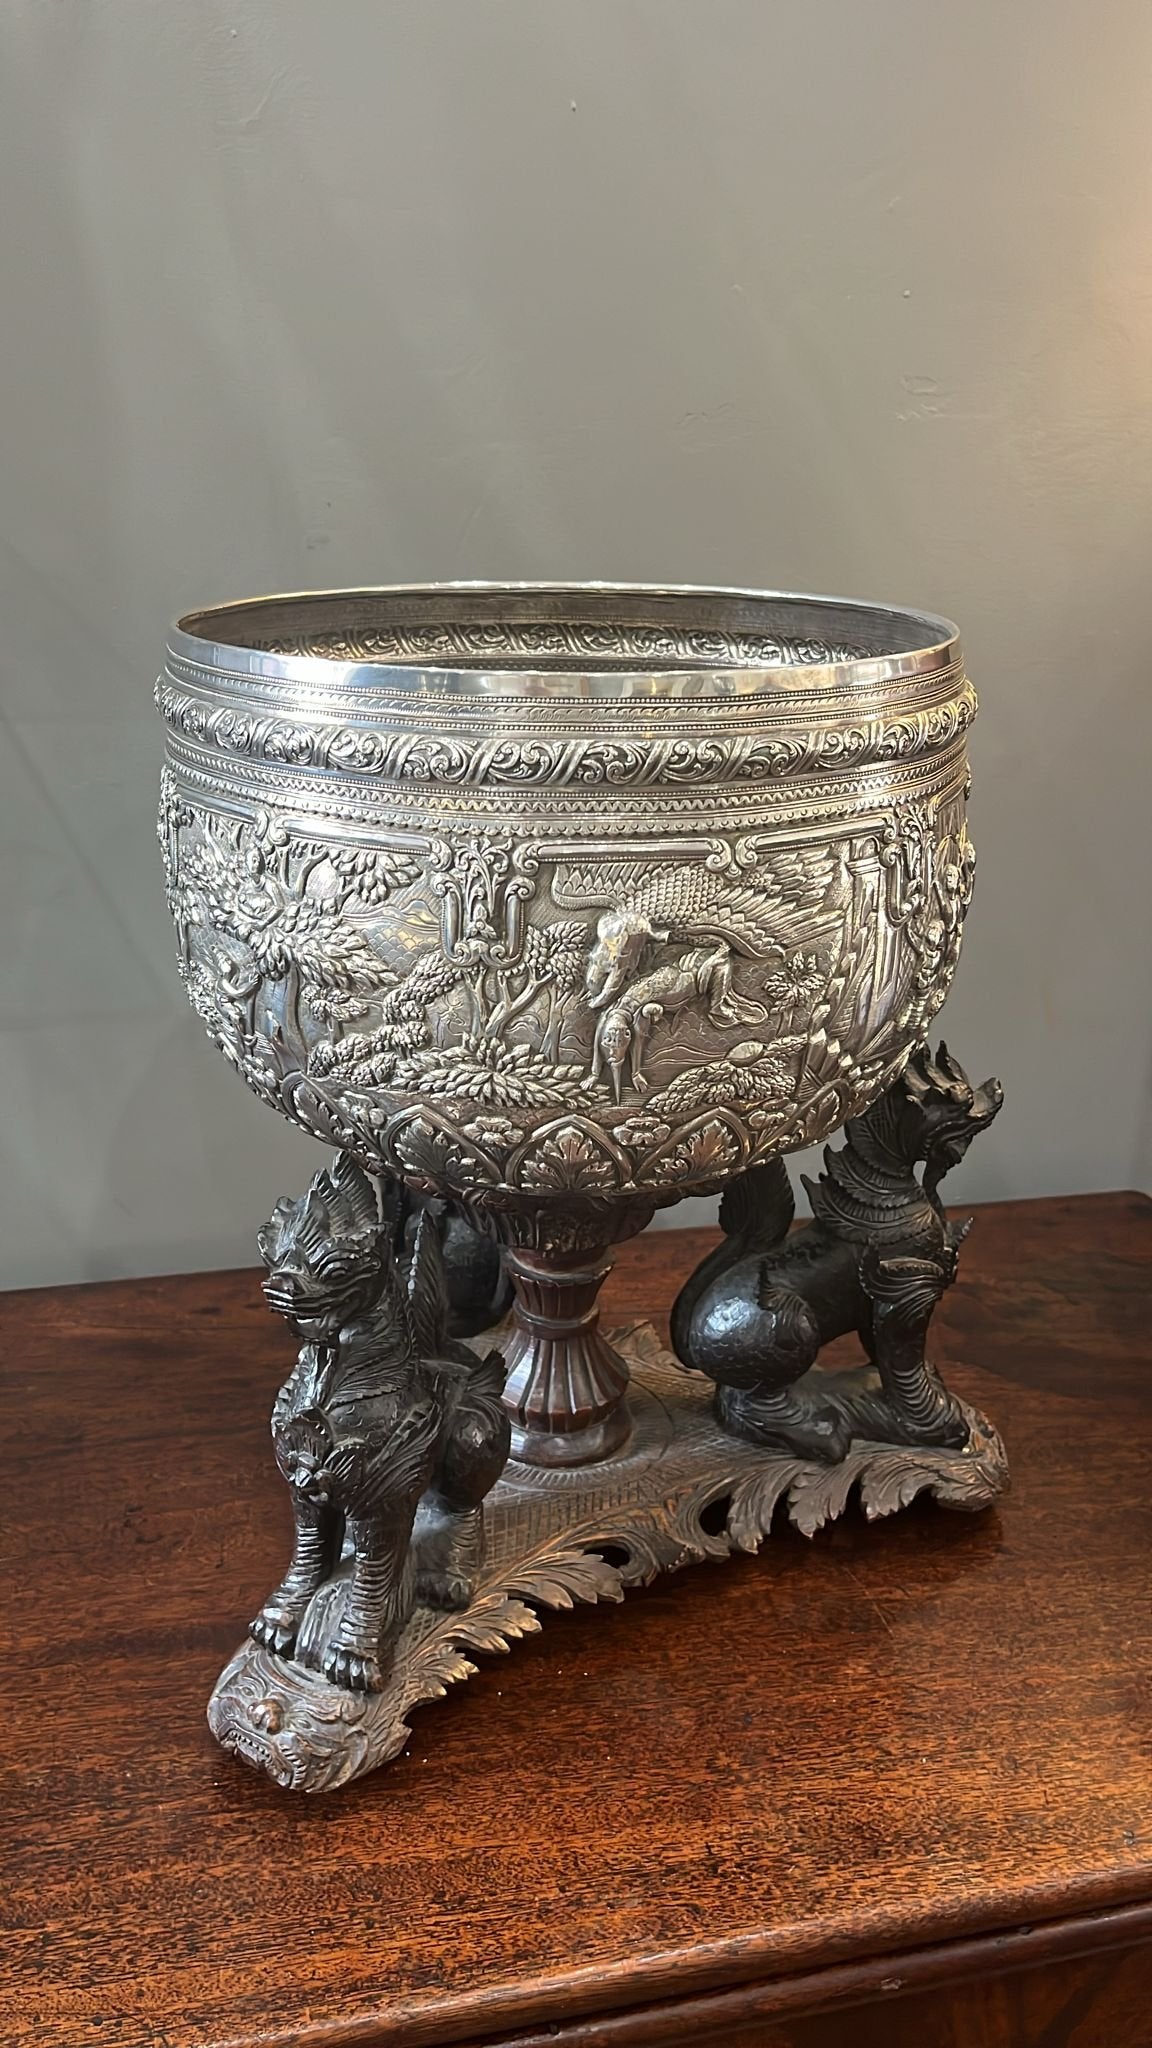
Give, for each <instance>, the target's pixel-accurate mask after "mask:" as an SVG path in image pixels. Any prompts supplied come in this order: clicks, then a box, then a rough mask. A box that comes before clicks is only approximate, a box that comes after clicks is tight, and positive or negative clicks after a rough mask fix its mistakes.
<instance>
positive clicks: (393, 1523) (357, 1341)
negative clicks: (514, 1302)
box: [250, 1154, 510, 1692]
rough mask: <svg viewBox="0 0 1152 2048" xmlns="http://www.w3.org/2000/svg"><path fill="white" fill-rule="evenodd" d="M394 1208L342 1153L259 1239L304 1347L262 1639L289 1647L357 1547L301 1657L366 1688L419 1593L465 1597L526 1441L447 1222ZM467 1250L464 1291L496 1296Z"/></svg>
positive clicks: (284, 1419)
mask: <svg viewBox="0 0 1152 2048" xmlns="http://www.w3.org/2000/svg"><path fill="white" fill-rule="evenodd" d="M390 1210H391V1213H388V1214H382V1213H381V1209H380V1205H379V1203H378V1200H377V1195H376V1190H375V1187H374V1185H373V1183H372V1181H371V1180H370V1179H369V1177H368V1175H367V1174H366V1173H364V1172H363V1171H362V1170H361V1168H360V1167H358V1166H357V1165H356V1164H355V1163H354V1161H352V1160H351V1159H350V1158H348V1157H347V1156H346V1155H344V1154H342V1155H341V1156H340V1157H339V1158H338V1160H337V1162H336V1164H335V1165H334V1166H333V1167H331V1168H330V1169H328V1170H325V1171H324V1172H322V1173H318V1174H317V1175H316V1177H315V1179H314V1180H313V1181H312V1183H311V1186H310V1187H309V1189H308V1191H307V1193H306V1194H305V1195H304V1196H303V1197H302V1198H301V1199H300V1200H299V1201H295V1202H293V1201H288V1200H282V1201H280V1202H279V1203H277V1206H276V1209H275V1211H274V1213H273V1215H272V1217H271V1220H270V1221H269V1222H268V1223H267V1224H266V1225H265V1227H264V1229H263V1230H262V1231H261V1232H260V1239H259V1243H260V1252H261V1256H262V1257H263V1260H264V1264H265V1266H266V1267H267V1278H266V1280H265V1282H264V1293H265V1296H266V1298H267V1300H268V1301H269V1303H270V1304H271V1306H272V1307H273V1308H274V1309H277V1310H278V1311H279V1313H280V1314H281V1315H283V1316H285V1317H286V1318H287V1319H288V1321H289V1322H290V1323H291V1325H292V1327H293V1329H294V1330H295V1331H296V1334H297V1336H298V1337H299V1338H300V1339H301V1348H300V1353H299V1357H298V1359H297V1362H296V1367H295V1370H294V1371H293V1373H292V1374H291V1376H290V1378H289V1379H288V1380H287V1382H286V1383H285V1385H284V1386H283V1387H282V1388H281V1390H280V1393H279V1396H278V1397H277V1401H276V1405H275V1408H274V1410H273V1415H272V1437H273V1443H274V1445H275V1450H276V1462H277V1464H278V1465H279V1468H280V1471H281V1472H282V1474H283V1476H284V1478H285V1479H286V1480H287V1482H288V1485H289V1487H290V1488H291V1493H292V1506H293V1513H294V1517H295V1543H294V1547H293V1554H292V1561H291V1564H290V1565H289V1568H288V1571H287V1573H286V1574H285V1576H284V1578H283V1579H282V1581H281V1583H280V1584H279V1586H277V1588H276V1590H275V1592H274V1593H272V1594H271V1595H270V1596H269V1598H268V1599H267V1600H266V1601H265V1603H264V1606H263V1607H262V1608H261V1610H260V1613H259V1614H258V1615H257V1616H256V1619H255V1620H254V1621H253V1623H252V1625H251V1629H250V1633H251V1635H252V1636H253V1637H254V1638H255V1640H256V1641H257V1642H259V1643H263V1644H265V1645H266V1646H267V1647H268V1648H269V1649H271V1650H274V1651H275V1652H277V1654H279V1655H280V1656H289V1655H291V1654H292V1652H293V1650H294V1649H296V1647H297V1638H298V1637H299V1636H300V1634H301V1630H302V1626H303V1623H304V1619H305V1615H306V1613H307V1611H308V1608H309V1604H310V1602H311V1601H312V1599H313V1598H314V1596H315V1595H316V1594H317V1593H318V1592H319V1591H320V1589H321V1587H322V1586H325V1585H326V1583H327V1582H328V1581H329V1580H330V1579H331V1578H333V1576H334V1575H335V1574H336V1571H337V1566H338V1564H340V1561H341V1553H342V1550H343V1551H344V1565H343V1566H342V1572H343V1598H342V1600H337V1601H336V1602H334V1603H333V1607H332V1615H333V1620H332V1625H331V1627H330V1629H328V1631H327V1633H326V1634H325V1635H324V1636H323V1637H322V1640H321V1641H320V1642H319V1643H318V1645H317V1646H316V1647H315V1648H310V1649H309V1650H307V1651H305V1649H304V1647H303V1645H301V1647H300V1650H299V1661H300V1662H301V1663H312V1664H314V1665H316V1666H317V1667H318V1668H319V1669H320V1670H322V1672H323V1675H324V1676H325V1678H327V1679H329V1680H331V1682H332V1683H333V1684H335V1685H340V1686H344V1687H346V1688H347V1689H348V1690H350V1691H356V1692H374V1691H379V1690H380V1689H381V1687H382V1686H383V1684H384V1682H385V1677H386V1674H387V1669H388V1661H389V1653H390V1650H391V1648H392V1647H393V1645H394V1644H395V1642H396V1640H397V1638H398V1636H399V1635H400V1633H401V1631H402V1630H403V1628H404V1625H405V1623H406V1621H407V1620H408V1618H409V1616H410V1614H411V1611H412V1608H413V1605H414V1603H415V1601H416V1600H417V1599H419V1600H421V1601H423V1602H425V1603H427V1604H429V1605H436V1606H441V1607H449V1608H460V1607H466V1606H467V1604H468V1601H469V1599H470V1598H471V1595H472V1590H473V1583H474V1578H475V1573H476V1571H477V1569H478V1567H479V1564H480V1561H481V1555H482V1545H483V1509H482V1502H483V1500H484V1496H485V1494H486V1493H488V1491H489V1489H490V1488H491V1487H492V1486H494V1485H495V1483H496V1480H497V1479H498V1478H499V1476H500V1473H501V1471H502V1470H503V1468H504V1464H505V1462H506V1460H507V1457H508V1450H509V1442H510V1425H509V1420H508V1417H507V1414H506V1413H505V1411H504V1408H503V1406H502V1402H501V1395H502V1393H503V1388H504V1362H503V1359H502V1358H501V1356H500V1354H499V1352H497V1351H490V1352H489V1353H488V1355H487V1357H486V1358H484V1359H480V1358H478V1357H477V1356H476V1354H475V1353H474V1352H473V1351H472V1350H470V1349H469V1348H468V1346H467V1345H465V1344H462V1343H460V1342H459V1341H457V1339H456V1338H455V1337H454V1336H452V1335H450V1334H449V1328H450V1321H451V1320H452V1310H451V1306H450V1302H449V1293H448V1288H447V1286H446V1281H445V1269H444V1259H443V1254H442V1248H441V1239H442V1233H443V1231H444V1226H445V1219H444V1217H443V1216H442V1215H441V1214H440V1213H439V1212H438V1211H437V1210H436V1209H435V1208H424V1209H422V1210H420V1211H419V1212H418V1213H417V1214H415V1215H414V1216H413V1215H412V1214H410V1213H409V1210H408V1207H407V1205H406V1203H405V1202H404V1200H403V1198H402V1196H400V1194H399V1193H398V1192H395V1193H393V1194H392V1195H391V1196H390ZM455 1250H456V1260H455V1262H454V1270H455V1273H456V1277H457V1280H458V1282H460V1281H461V1280H463V1281H464V1288H465V1292H467V1291H468V1288H469V1287H470V1288H471V1290H472V1292H473V1293H476V1291H477V1285H478V1284H479V1287H480V1290H481V1291H483V1290H484V1289H487V1290H488V1293H489V1294H491V1289H492V1275H491V1273H490V1272H488V1271H487V1268H486V1266H485V1260H484V1258H483V1257H482V1256H479V1257H478V1256H475V1255H474V1253H475V1248H471V1249H470V1248H469V1247H464V1250H463V1253H462V1252H461V1248H460V1246H459V1245H457V1246H456V1247H455ZM465 1254H467V1256H465ZM482 1269H483V1270H482ZM494 1308H495V1301H494V1300H493V1301H492V1302H491V1303H490V1304H489V1305H488V1306H487V1312H488V1313H491V1312H492V1310H493V1309H494ZM454 1320H455V1324H456V1327H457V1328H459V1327H461V1326H462V1325H463V1326H468V1325H469V1323H471V1325H472V1326H473V1327H477V1326H478V1325H477V1322H476V1314H475V1305H473V1309H472V1311H471V1312H470V1311H469V1309H468V1306H467V1304H465V1305H464V1306H463V1309H461V1306H460V1304H457V1311H456V1315H455V1318H454Z"/></svg>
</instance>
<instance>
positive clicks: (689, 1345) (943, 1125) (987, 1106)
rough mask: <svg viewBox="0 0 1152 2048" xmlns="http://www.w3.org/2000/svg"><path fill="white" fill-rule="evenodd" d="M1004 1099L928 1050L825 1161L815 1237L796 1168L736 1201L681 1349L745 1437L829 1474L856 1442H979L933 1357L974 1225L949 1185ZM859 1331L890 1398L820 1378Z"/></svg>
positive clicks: (848, 1378)
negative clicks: (932, 1342)
mask: <svg viewBox="0 0 1152 2048" xmlns="http://www.w3.org/2000/svg"><path fill="white" fill-rule="evenodd" d="M1002 1101H1003V1090H1002V1088H1001V1086H1000V1083H999V1082H998V1081H993V1080H989V1081H985V1082H984V1084H983V1086H982V1087H979V1088H973V1087H972V1086H971V1084H970V1082H969V1081H968V1079H967V1076H966V1075H965V1073H964V1070H963V1068H962V1067H961V1066H959V1064H958V1063H957V1062H956V1061H955V1060H954V1059H953V1058H952V1057H951V1055H950V1054H949V1052H948V1049H947V1047H946V1046H944V1045H941V1047H940V1049H939V1052H938V1053H937V1055H936V1057H935V1059H933V1058H932V1057H931V1056H930V1054H929V1052H928V1050H927V1048H926V1047H924V1046H921V1047H920V1048H919V1049H918V1050H917V1051H916V1052H914V1053H913V1055H912V1057H911V1058H910V1060H909V1061H908V1064H907V1066H906V1067H905V1069H904V1072H903V1074H902V1075H901V1076H900V1079H899V1080H898V1081H896V1082H895V1083H894V1084H893V1086H892V1087H891V1088H890V1089H889V1090H888V1092H887V1093H886V1094H885V1095H883V1096H881V1097H880V1099H879V1100H878V1101H877V1102H875V1103H873V1105H872V1107H871V1108H870V1109H868V1110H866V1111H865V1112H864V1114H863V1115H862V1116H858V1117H853V1118H852V1119H851V1120H850V1121H849V1123H848V1124H847V1125H846V1126H845V1139H846V1142H845V1144H844V1146H843V1147H842V1148H841V1149H840V1150H839V1151H835V1152H834V1151H833V1150H832V1149H831V1147H829V1148H828V1149H827V1150H826V1151H825V1154H824V1171H823V1173H822V1174H821V1175H820V1178H819V1180H818V1181H816V1182H813V1181H810V1180H808V1178H807V1177H806V1176H805V1178H804V1185H805V1187H806V1188H807V1190H808V1193H809V1196H810V1198H811V1202H812V1221H811V1222H810V1223H809V1224H807V1225H805V1226H804V1228H802V1229H801V1230H798V1231H795V1232H791V1234H790V1229H791V1224H792V1221H793V1217H794V1214H795V1203H794V1201H793V1196H792V1189H791V1184H790V1182H789V1179H788V1173H787V1169H786V1168H785V1165H784V1162H783V1160H782V1159H775V1160H772V1161H771V1162H770V1163H769V1164H768V1165H765V1166H756V1167H752V1168H751V1169H750V1170H749V1171H748V1172H747V1173H745V1174H743V1175H742V1176H741V1177H740V1178H739V1179H738V1180H736V1181H733V1182H732V1184H731V1185H730V1186H729V1188H728V1190H727V1192H726V1193H725V1195H724V1199H723V1201H722V1203H721V1206H720V1223H721V1227H722V1229H723V1231H724V1233H725V1236H724V1242H723V1243H722V1244H721V1245H719V1246H718V1247H717V1249H716V1250H715V1251H714V1252H712V1253H711V1255H710V1256H709V1257H708V1258H707V1259H705V1260H704V1262H703V1264H702V1265H701V1266H699V1267H698V1269H697V1271H696V1272H695V1273H694V1274H693V1275H692V1278H691V1279H690V1280H689V1281H688V1283H687V1285H686V1286H685V1287H684V1289H683V1291H682V1292H681V1294H680V1296H679V1298H678V1300H677V1302H676V1304H675V1307H674V1309H673V1311H672V1341H673V1345H674V1347H675V1350H676V1352H677V1355H678V1356H679V1358H680V1359H681V1360H682V1362H683V1363H684V1364H685V1365H688V1366H693V1367H696V1368H698V1369H699V1370H700V1371H701V1372H703V1373H706V1374H707V1376H708V1377H709V1379H713V1380H715V1381H716V1385H717V1396H716V1407H717V1413H718V1415H719V1417H720V1420H721V1421H722V1422H723V1423H724V1424H725V1426H726V1427H727V1428H729V1429H731V1430H732V1431H733V1433H734V1434H735V1435H737V1436H742V1437H746V1438H748V1439H750V1440H751V1441H752V1442H754V1443H763V1444H770V1445H774V1446H778V1447H779V1448H781V1449H782V1450H786V1451H791V1452H793V1453H794V1454H796V1455H799V1456H802V1457H806V1458H819V1459H822V1460H824V1461H827V1462H829V1463H837V1462H839V1460H840V1459H842V1458H843V1457H845V1456H846V1454H847V1452H848V1448H849V1445H850V1443H851V1442H852V1439H853V1437H854V1436H856V1437H861V1436H863V1437H869V1438H876V1439H879V1440H881V1441H894V1442H897V1443H905V1444H941V1445H950V1446H953V1447H958V1448H963V1446H964V1445H965V1444H966V1443H967V1442H968V1438H969V1412H968V1411H967V1410H965V1409H964V1407H963V1406H962V1404H961V1403H960V1402H958V1401H956V1400H955V1399H954V1398H953V1396H952V1395H951V1394H949V1392H948V1391H947V1389H946V1388H945V1387H944V1385H943V1383H942V1382H941V1380H940V1378H939V1376H938V1374H937V1373H936V1372H935V1370H934V1368H933V1367H932V1366H931V1365H930V1364H929V1363H928V1360H927V1358H926V1357H925V1351H924V1347H925V1342H926V1340H927V1334H928V1325H929V1322H930V1320H931V1316H932V1312H933V1310H934V1309H935V1307H936V1304H937V1302H938V1301H939V1299H940V1297H941V1295H942V1294H943V1293H944V1291H945V1289H946V1288H947V1287H949V1286H950V1285H951V1283H952V1281H953V1280H954V1279H955V1276H956V1265H957V1256H958V1253H959V1249H960V1245H961V1243H962V1242H963V1239H964V1237H965V1236H966V1235H967V1232H968V1229H969V1227H970V1221H971V1219H969V1222H968V1223H964V1224H955V1223H952V1222H950V1221H949V1219H948V1217H947V1216H946V1215H945V1213H944V1209H943V1206H942V1204H941V1201H940V1197H939V1193H938V1189H939V1185H940V1182H941V1180H942V1179H943V1177H944V1175H945V1174H946V1173H947V1172H949V1170H950V1169H951V1168H952V1167H954V1166H956V1165H957V1164H958V1163H959V1161H960V1160H961V1159H962V1158H963V1157H964V1154H965V1152H966V1151H967V1149H968V1147H969V1145H970V1144H971V1142H972V1140H973V1138H974V1137H976V1135H977V1134H978V1132H980V1131H983V1130H986V1129H987V1127H988V1125H989V1124H990V1123H991V1122H992V1119H993V1117H994V1116H996V1115H997V1113H998V1111H999V1109H1000V1106H1001V1103H1002ZM921 1161H923V1166H924V1170H923V1173H922V1175H920V1176H919V1177H918V1176H917V1173H916V1167H917V1164H918V1163H919V1162H921ZM850 1331H856V1332H858V1333H859V1336H860V1338H861V1340H862V1342H863V1345H864V1348H865V1351H866V1352H867V1355H868V1357H869V1359H870V1360H871V1362H872V1364H873V1366H874V1367H875V1368H876V1371H877V1372H878V1374H879V1382H880V1384H879V1388H877V1387H876V1386H875V1382H874V1377H873V1376H868V1380H867V1384H862V1383H861V1376H860V1375H850V1374H845V1375H841V1376H840V1377H839V1378H837V1377H836V1376H834V1375H831V1374H827V1373H813V1374H812V1375H811V1378H809V1379H806V1378H805V1375H806V1374H808V1373H809V1369H810V1368H811V1367H812V1366H813V1365H815V1363H816V1359H817V1357H818V1354H819V1352H820V1350H821V1348H822V1347H823V1346H824V1345H825V1344H827V1343H830V1342H831V1340H832V1339H833V1338H834V1337H841V1336H844V1335H846V1334H848V1333H849V1332H850Z"/></svg>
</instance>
